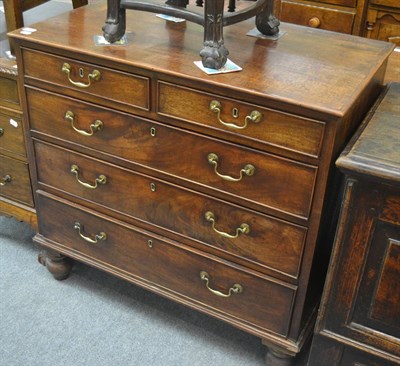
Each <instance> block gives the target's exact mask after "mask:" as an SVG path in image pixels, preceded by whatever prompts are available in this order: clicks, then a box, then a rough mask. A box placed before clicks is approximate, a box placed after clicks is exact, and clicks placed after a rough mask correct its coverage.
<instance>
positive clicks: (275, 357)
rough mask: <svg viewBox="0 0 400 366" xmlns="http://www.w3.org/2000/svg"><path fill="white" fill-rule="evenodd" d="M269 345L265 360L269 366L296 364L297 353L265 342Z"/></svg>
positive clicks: (290, 365)
mask: <svg viewBox="0 0 400 366" xmlns="http://www.w3.org/2000/svg"><path fill="white" fill-rule="evenodd" d="M263 343H264V345H265V346H266V347H267V352H266V354H265V362H266V365H267V366H294V360H295V357H296V353H294V352H291V351H288V350H285V349H283V348H278V347H277V346H272V345H270V344H267V343H266V342H264V341H263Z"/></svg>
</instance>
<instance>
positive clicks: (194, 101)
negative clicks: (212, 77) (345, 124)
mask: <svg viewBox="0 0 400 366" xmlns="http://www.w3.org/2000/svg"><path fill="white" fill-rule="evenodd" d="M212 101H217V102H218V103H220V110H221V113H220V119H221V121H222V122H224V123H230V124H234V125H235V126H244V124H245V122H246V117H247V116H251V113H252V112H253V111H257V112H259V113H261V116H260V121H259V122H257V123H255V122H251V121H248V122H247V126H246V128H243V129H237V128H234V127H227V126H224V125H223V124H222V123H221V122H220V121H219V120H218V115H217V114H216V113H215V112H213V111H211V109H210V103H211V102H212ZM157 112H158V113H159V114H161V115H165V116H168V117H172V118H178V119H180V120H183V121H187V122H189V123H198V124H203V125H207V126H211V127H213V128H216V129H222V130H225V131H230V132H232V133H236V134H239V135H241V136H243V137H246V138H250V139H252V140H256V141H259V142H262V143H266V144H270V145H275V146H279V147H281V148H284V149H288V150H293V151H296V152H300V153H303V154H307V155H312V156H318V155H319V154H320V149H321V144H322V138H323V134H324V127H325V125H324V123H322V122H318V121H314V120H310V119H305V118H300V117H297V116H294V115H290V114H286V113H282V112H278V111H274V110H271V109H267V108H263V107H260V106H257V105H251V104H248V103H244V102H242V101H238V100H233V99H229V98H223V97H220V96H218V95H213V94H207V93H203V92H199V91H197V90H193V89H189V88H185V87H181V86H177V85H172V84H168V83H165V82H159V83H158V105H157ZM236 112H237V118H234V117H233V114H234V113H236Z"/></svg>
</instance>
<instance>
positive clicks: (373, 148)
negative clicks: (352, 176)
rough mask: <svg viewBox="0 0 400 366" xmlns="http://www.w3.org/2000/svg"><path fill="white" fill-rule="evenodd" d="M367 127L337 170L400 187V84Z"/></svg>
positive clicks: (396, 85) (385, 100) (388, 96)
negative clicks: (344, 170) (393, 183)
mask: <svg viewBox="0 0 400 366" xmlns="http://www.w3.org/2000/svg"><path fill="white" fill-rule="evenodd" d="M363 127H365V129H364V130H363V131H362V132H361V133H360V134H356V136H355V138H354V139H353V141H352V142H350V146H349V147H348V148H347V149H346V150H345V151H344V153H343V154H342V156H341V157H340V158H339V159H338V161H337V163H336V164H337V166H339V167H340V168H342V169H346V170H350V171H354V172H356V173H361V174H367V175H370V176H373V177H377V178H380V179H385V180H390V181H391V182H397V183H400V83H393V84H391V85H390V86H389V88H388V90H387V93H386V95H385V97H384V98H383V100H382V102H381V103H380V104H379V106H378V108H377V109H376V111H375V113H374V114H373V115H372V117H371V119H370V120H369V122H368V124H367V125H366V126H361V129H363Z"/></svg>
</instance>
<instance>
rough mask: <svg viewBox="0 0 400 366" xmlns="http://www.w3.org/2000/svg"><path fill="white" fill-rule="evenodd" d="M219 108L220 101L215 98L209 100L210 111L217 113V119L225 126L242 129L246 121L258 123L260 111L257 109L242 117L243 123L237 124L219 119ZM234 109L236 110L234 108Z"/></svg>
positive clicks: (245, 125) (220, 107) (220, 106)
mask: <svg viewBox="0 0 400 366" xmlns="http://www.w3.org/2000/svg"><path fill="white" fill-rule="evenodd" d="M221 110H222V105H221V103H220V102H218V101H217V100H212V101H211V102H210V111H212V112H214V113H216V114H217V118H218V121H219V122H220V123H221V124H223V125H224V126H226V127H230V128H235V129H237V130H243V129H244V128H246V127H247V123H248V122H254V123H258V122H260V120H261V113H260V112H259V111H252V112H251V113H250V115H248V116H246V118H245V119H244V124H243V125H242V126H238V125H236V124H234V123H228V122H224V121H223V120H222V119H221ZM235 111H237V109H236V108H235ZM236 114H237V112H236V113H235V115H236Z"/></svg>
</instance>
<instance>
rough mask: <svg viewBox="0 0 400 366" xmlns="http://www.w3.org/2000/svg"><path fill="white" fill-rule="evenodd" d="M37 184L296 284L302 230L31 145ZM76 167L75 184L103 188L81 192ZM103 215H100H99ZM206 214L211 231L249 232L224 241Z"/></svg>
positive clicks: (69, 153)
mask: <svg viewBox="0 0 400 366" xmlns="http://www.w3.org/2000/svg"><path fill="white" fill-rule="evenodd" d="M34 142H35V144H34V146H35V153H36V161H37V163H38V166H39V167H40V169H39V171H38V181H39V185H42V188H44V189H46V187H49V186H50V187H54V188H56V189H59V190H61V191H65V192H67V193H69V194H72V195H74V196H76V197H82V198H84V199H86V200H90V201H92V202H95V203H98V204H100V205H102V206H103V207H106V208H107V209H112V210H114V211H116V212H121V213H123V214H126V215H129V216H132V217H134V218H135V219H139V220H142V221H145V222H149V223H150V224H152V225H157V226H160V227H163V228H166V229H168V230H171V231H174V232H176V233H178V234H180V235H183V236H186V237H188V238H190V239H195V240H196V241H198V242H200V243H201V244H203V246H204V250H207V249H208V248H207V247H213V248H217V249H218V250H219V251H221V252H224V253H228V254H229V255H230V256H229V257H230V258H232V257H231V256H232V255H233V256H234V257H235V258H233V260H235V259H236V260H237V259H239V261H240V260H241V261H242V262H243V261H246V262H251V263H253V266H254V264H256V267H257V269H258V270H261V271H264V272H266V273H268V272H271V270H273V271H278V272H281V273H284V274H286V275H288V276H291V277H294V278H297V276H298V273H299V268H300V263H301V258H302V252H303V247H304V242H305V238H306V233H307V230H306V228H304V227H301V226H298V225H294V224H291V223H289V222H286V221H283V220H278V219H275V218H273V217H270V216H266V215H262V214H259V213H256V212H254V211H250V210H246V209H244V208H241V207H238V206H236V205H232V204H229V203H227V202H224V201H221V200H217V199H213V198H211V197H209V196H206V195H203V194H200V193H197V192H195V191H191V190H187V189H184V188H182V187H178V186H175V185H172V184H168V183H167V182H164V181H161V180H158V179H154V178H152V177H149V176H146V175H142V174H138V173H135V172H132V171H129V170H126V169H122V168H118V167H116V166H115V165H111V164H106V163H102V162H100V161H98V160H94V159H91V158H88V157H86V156H83V155H81V154H77V153H73V152H72V151H70V150H66V149H62V148H58V147H56V146H54V145H50V144H47V143H42V142H39V141H36V140H34ZM73 164H75V165H77V166H78V167H79V169H80V172H79V176H78V178H79V179H80V180H81V181H84V182H87V183H90V184H92V185H94V182H95V179H96V178H97V177H99V175H101V174H103V175H105V176H106V179H107V182H106V184H104V185H101V184H99V185H98V187H97V188H96V189H92V188H87V187H84V186H83V185H82V184H80V183H79V182H78V181H77V179H76V176H75V174H72V173H71V166H72V165H73ZM100 209H101V208H100ZM103 211H104V210H103ZM209 211H211V212H212V213H213V214H214V216H215V227H216V229H217V230H219V231H223V232H227V233H228V234H230V235H233V236H234V235H235V234H236V228H237V227H240V225H241V224H243V223H245V224H247V225H248V226H249V232H248V233H246V234H240V235H238V237H237V238H226V237H223V236H221V234H218V233H217V232H216V231H214V230H213V228H212V222H211V221H208V220H207V219H206V218H205V214H206V213H207V212H209Z"/></svg>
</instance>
